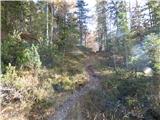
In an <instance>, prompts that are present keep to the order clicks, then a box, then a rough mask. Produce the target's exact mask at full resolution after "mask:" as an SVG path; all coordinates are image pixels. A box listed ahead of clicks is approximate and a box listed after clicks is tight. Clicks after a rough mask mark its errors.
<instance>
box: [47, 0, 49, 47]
mask: <svg viewBox="0 0 160 120" xmlns="http://www.w3.org/2000/svg"><path fill="white" fill-rule="evenodd" d="M48 30H49V28H48V2H47V6H46V38H47V44H48V41H49V34H48Z"/></svg>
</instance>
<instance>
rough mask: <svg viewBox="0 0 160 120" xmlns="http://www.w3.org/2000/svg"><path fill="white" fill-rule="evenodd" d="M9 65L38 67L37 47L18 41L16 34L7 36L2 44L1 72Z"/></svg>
mask: <svg viewBox="0 0 160 120" xmlns="http://www.w3.org/2000/svg"><path fill="white" fill-rule="evenodd" d="M8 63H11V64H12V65H14V66H19V67H21V66H26V65H27V66H28V67H40V65H41V61H40V56H39V53H38V47H36V46H35V45H34V44H32V45H30V44H29V43H27V42H24V41H22V40H21V39H20V37H19V35H18V33H14V34H13V35H8V37H7V38H6V39H5V40H4V41H3V42H2V72H4V71H5V67H6V66H7V65H8Z"/></svg>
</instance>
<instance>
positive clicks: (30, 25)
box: [29, 1, 32, 33]
mask: <svg viewBox="0 0 160 120" xmlns="http://www.w3.org/2000/svg"><path fill="white" fill-rule="evenodd" d="M31 8H32V3H31V1H30V16H29V32H30V33H31V32H32V14H31V13H32V9H31Z"/></svg>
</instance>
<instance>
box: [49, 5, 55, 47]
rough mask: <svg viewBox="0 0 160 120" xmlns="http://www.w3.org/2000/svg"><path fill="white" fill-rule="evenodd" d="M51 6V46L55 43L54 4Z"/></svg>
mask: <svg viewBox="0 0 160 120" xmlns="http://www.w3.org/2000/svg"><path fill="white" fill-rule="evenodd" d="M50 6H51V15H52V16H51V31H50V32H51V33H50V44H52V42H53V18H54V3H53V4H51V5H50Z"/></svg>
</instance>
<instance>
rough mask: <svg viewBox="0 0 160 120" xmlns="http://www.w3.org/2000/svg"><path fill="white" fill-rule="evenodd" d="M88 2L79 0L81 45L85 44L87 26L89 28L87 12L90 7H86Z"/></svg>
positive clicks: (78, 13)
mask: <svg viewBox="0 0 160 120" xmlns="http://www.w3.org/2000/svg"><path fill="white" fill-rule="evenodd" d="M86 6H87V4H86V3H85V2H84V0H77V6H76V7H77V12H76V13H77V16H78V24H79V31H80V45H82V44H83V41H84V36H85V28H87V27H86V26H87V18H88V15H87V12H88V9H87V8H86Z"/></svg>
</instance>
